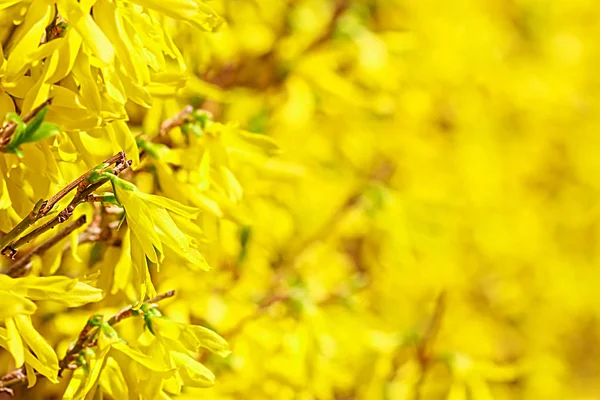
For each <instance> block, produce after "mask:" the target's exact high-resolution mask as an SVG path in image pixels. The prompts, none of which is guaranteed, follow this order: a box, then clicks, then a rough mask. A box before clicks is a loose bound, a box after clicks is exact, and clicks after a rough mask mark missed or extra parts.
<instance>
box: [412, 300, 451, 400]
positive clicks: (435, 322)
mask: <svg viewBox="0 0 600 400" xmlns="http://www.w3.org/2000/svg"><path fill="white" fill-rule="evenodd" d="M445 311H446V293H445V292H442V293H440V295H439V296H438V298H437V300H436V303H435V309H434V311H433V315H432V316H431V319H430V320H429V325H428V326H427V328H426V329H425V333H424V334H423V337H422V338H421V340H420V341H419V343H418V345H417V361H418V362H419V365H420V366H421V370H420V374H419V379H418V381H417V383H416V385H415V391H414V393H415V397H414V400H420V399H421V395H422V391H423V390H422V389H423V385H424V383H425V378H426V376H427V372H428V371H429V368H430V367H431V362H432V361H433V354H432V353H433V346H434V344H435V340H436V338H437V336H438V334H439V332H440V328H441V326H442V317H443V316H444V313H445Z"/></svg>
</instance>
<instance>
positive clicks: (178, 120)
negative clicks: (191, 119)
mask: <svg viewBox="0 0 600 400" xmlns="http://www.w3.org/2000/svg"><path fill="white" fill-rule="evenodd" d="M193 111H194V107H192V106H190V105H187V106H185V107H184V109H183V110H181V111H180V112H179V113H177V114H175V115H174V116H172V117H171V118H169V119H167V120H166V121H164V122H163V123H162V124H161V125H160V131H159V135H160V136H164V135H166V134H167V133H169V131H170V130H171V129H173V128H175V127H177V126H181V125H183V124H184V123H185V120H186V118H187V117H188V116H189V115H190V114H191V113H192V112H193Z"/></svg>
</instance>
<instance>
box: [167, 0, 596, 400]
mask: <svg viewBox="0 0 600 400" xmlns="http://www.w3.org/2000/svg"><path fill="white" fill-rule="evenodd" d="M213 5H214V6H215V9H216V10H218V12H219V13H221V15H223V16H224V18H225V19H226V20H227V21H228V26H227V28H226V29H222V30H221V31H220V32H219V33H217V34H207V35H203V36H201V37H198V36H196V35H195V34H193V33H189V31H186V30H185V29H183V30H181V32H180V34H179V35H177V39H178V42H179V43H180V44H181V45H182V47H183V49H184V52H185V55H186V57H187V58H188V63H189V65H190V68H192V69H193V70H194V72H195V74H196V76H197V77H198V81H197V85H192V84H189V85H188V89H190V93H192V96H193V97H196V100H197V101H198V102H199V104H201V105H202V107H203V108H205V109H208V110H211V111H212V112H213V113H214V114H215V116H216V118H218V119H223V120H235V121H239V122H240V124H241V125H242V126H243V127H245V128H247V129H249V130H250V131H254V132H260V133H264V134H266V135H270V136H272V137H274V138H275V139H276V140H277V141H278V142H279V143H280V145H281V147H282V148H283V149H284V151H285V152H284V155H283V156H282V160H283V161H282V162H286V163H289V166H290V175H296V177H295V179H293V180H290V181H289V182H278V183H276V184H272V185H268V186H265V187H256V192H255V193H251V194H249V195H250V196H252V195H256V198H255V199H252V200H249V202H250V204H249V207H251V208H252V209H253V210H254V212H255V213H256V215H257V217H256V219H255V220H254V223H253V225H252V234H251V240H250V241H249V245H248V250H247V255H246V257H245V258H244V260H243V261H242V262H239V263H237V262H233V263H232V262H231V259H230V260H227V259H225V260H220V262H219V264H220V265H222V267H221V268H217V270H216V271H215V272H213V273H210V274H207V277H206V281H205V282H203V283H202V286H201V289H200V290H199V289H198V287H197V286H196V284H195V283H194V284H192V283H190V284H187V283H185V280H178V281H177V282H179V284H180V285H181V288H182V290H190V291H195V292H196V293H200V294H199V297H198V302H197V304H196V305H195V306H192V307H197V310H198V313H199V315H202V316H203V318H205V319H206V320H207V321H208V322H209V323H210V324H211V325H212V326H214V327H215V329H217V330H218V331H219V332H222V333H224V334H226V336H227V338H228V340H230V342H231V344H232V349H233V355H232V356H231V358H230V360H229V364H228V365H227V367H223V370H221V371H219V373H218V374H217V375H218V379H219V384H218V385H217V386H216V387H214V388H213V389H210V390H209V391H208V392H206V391H202V396H203V398H211V399H213V398H214V399H337V400H342V399H448V400H462V399H474V400H479V399H597V398H600V367H599V365H600V364H598V362H597V359H598V356H599V353H600V348H599V334H600V330H599V329H600V324H599V320H598V315H599V311H600V307H599V306H600V297H598V288H599V284H600V280H599V277H600V272H599V270H598V251H597V250H598V244H599V242H598V241H599V237H598V227H599V226H598V213H599V211H600V209H599V208H598V188H599V184H600V176H599V173H600V157H599V155H598V150H599V149H600V147H599V146H598V145H599V144H600V140H599V132H598V127H599V126H600V121H599V119H598V118H599V113H598V90H599V86H598V84H599V83H600V82H599V80H598V74H597V68H598V65H600V64H599V62H600V58H599V56H600V54H599V52H600V48H599V47H598V45H597V40H596V39H597V38H598V37H599V34H600V32H599V27H598V24H597V21H598V18H599V17H600V15H599V13H600V8H598V5H597V3H596V2H594V1H589V0H587V1H586V0H574V1H553V2H551V1H539V0H489V1H469V0H458V1H454V2H451V3H448V2H445V1H431V0H419V1H411V0H368V1H367V0H366V1H344V0H338V1H325V0H300V1H270V0H253V1H251V0H247V1H240V0H236V1H233V0H232V1H221V2H214V3H213ZM294 165H297V166H298V167H294ZM213 262H214V261H213ZM226 267H231V269H232V270H231V271H230V270H229V268H226ZM257 302H258V304H259V305H258V306H256V303H257ZM244 313H247V316H242V315H243V314H244ZM227 332H231V333H230V334H227ZM195 395H196V394H194V395H191V397H190V398H193V397H194V396H195ZM198 396H199V394H198Z"/></svg>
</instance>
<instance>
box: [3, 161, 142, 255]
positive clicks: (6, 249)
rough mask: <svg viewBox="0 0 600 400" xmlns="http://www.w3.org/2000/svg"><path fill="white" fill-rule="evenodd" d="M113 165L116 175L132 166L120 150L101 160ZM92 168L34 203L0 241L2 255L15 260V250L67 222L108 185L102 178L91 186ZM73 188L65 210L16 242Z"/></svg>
mask: <svg viewBox="0 0 600 400" xmlns="http://www.w3.org/2000/svg"><path fill="white" fill-rule="evenodd" d="M115 163H116V166H115V168H114V169H113V171H112V173H113V174H115V175H117V174H119V173H121V172H122V171H123V170H125V169H126V168H128V167H129V166H130V165H131V160H127V159H126V157H125V153H124V152H122V151H121V152H119V153H117V154H115V155H114V156H112V157H110V158H109V159H107V160H106V161H104V164H108V165H111V164H115ZM95 169H96V168H92V169H90V170H89V171H88V172H86V173H85V174H83V175H81V176H80V177H79V178H77V179H75V180H74V181H73V182H71V183H69V184H68V185H67V186H66V187H64V188H63V189H62V190H60V191H59V192H58V193H57V194H55V195H54V196H52V197H51V198H50V199H49V200H47V201H40V202H38V203H36V205H35V207H34V208H33V210H32V211H31V212H30V213H29V215H27V217H25V218H24V219H23V221H21V222H20V223H19V224H18V225H17V226H16V227H15V228H13V229H12V230H11V231H10V232H8V233H7V234H6V235H5V236H4V237H3V238H2V239H0V248H1V249H2V254H4V255H8V256H9V257H10V258H14V256H15V254H16V252H17V248H18V247H20V246H22V245H24V244H25V243H29V242H30V241H31V240H33V239H34V238H36V237H37V236H39V235H41V234H42V233H44V232H46V231H47V230H49V229H52V228H54V227H55V226H56V225H58V224H60V223H62V222H65V221H66V220H67V219H69V218H70V217H71V215H73V211H74V210H75V207H77V206H78V205H79V204H81V203H84V202H85V201H86V199H87V198H88V196H89V195H90V194H92V192H94V191H95V190H97V189H98V188H100V187H101V186H102V185H104V184H105V183H106V182H108V178H102V179H99V180H98V181H97V182H95V183H92V184H90V183H89V180H88V178H89V176H90V175H91V174H92V172H93V171H94V170H95ZM75 188H77V192H76V193H75V197H74V198H73V200H71V202H70V203H69V205H68V206H67V207H66V208H65V209H63V210H62V211H61V212H60V213H59V214H58V215H57V216H56V217H54V218H52V219H51V220H50V221H48V222H46V223H45V224H43V225H42V226H40V227H38V228H36V229H34V230H33V231H31V232H29V233H28V234H26V235H25V236H23V237H21V238H20V239H18V240H15V239H16V238H17V237H18V236H19V235H20V234H21V233H22V232H24V231H25V230H26V229H27V228H28V227H29V226H31V225H33V224H34V223H35V222H37V221H38V220H39V219H41V218H43V217H44V216H46V214H48V213H49V212H50V211H51V210H52V208H53V207H54V205H55V204H56V203H58V202H59V201H60V200H61V199H62V198H63V197H65V196H66V195H67V194H68V193H69V192H71V191H72V190H74V189H75ZM13 241H14V242H13Z"/></svg>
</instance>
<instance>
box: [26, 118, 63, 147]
mask: <svg viewBox="0 0 600 400" xmlns="http://www.w3.org/2000/svg"><path fill="white" fill-rule="evenodd" d="M27 127H28V128H29V125H28V126H27ZM58 133H60V128H59V127H58V125H56V124H53V123H51V122H42V124H41V125H40V126H39V128H38V129H37V130H36V131H34V132H33V133H32V134H31V136H30V137H28V139H27V143H34V142H39V141H41V140H44V139H47V138H49V137H51V136H54V135H56V134H58Z"/></svg>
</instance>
